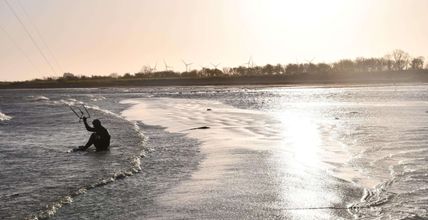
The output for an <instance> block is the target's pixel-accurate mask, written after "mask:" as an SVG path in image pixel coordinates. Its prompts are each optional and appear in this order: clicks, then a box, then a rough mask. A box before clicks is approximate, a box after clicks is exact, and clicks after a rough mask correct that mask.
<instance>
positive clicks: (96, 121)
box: [92, 119, 101, 128]
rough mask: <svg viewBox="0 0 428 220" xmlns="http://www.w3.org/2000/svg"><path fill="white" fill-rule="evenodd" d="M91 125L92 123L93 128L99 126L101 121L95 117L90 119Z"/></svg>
mask: <svg viewBox="0 0 428 220" xmlns="http://www.w3.org/2000/svg"><path fill="white" fill-rule="evenodd" d="M92 125H94V127H95V128H99V127H101V121H100V120H98V119H95V120H93V121H92Z"/></svg>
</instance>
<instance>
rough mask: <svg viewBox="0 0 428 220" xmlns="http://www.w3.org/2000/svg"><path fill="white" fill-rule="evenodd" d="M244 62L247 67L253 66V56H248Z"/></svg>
mask: <svg viewBox="0 0 428 220" xmlns="http://www.w3.org/2000/svg"><path fill="white" fill-rule="evenodd" d="M244 64H246V65H247V68H250V67H254V62H253V57H252V56H250V58H249V59H248V62H246V63H244Z"/></svg>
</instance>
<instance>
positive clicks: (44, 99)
mask: <svg viewBox="0 0 428 220" xmlns="http://www.w3.org/2000/svg"><path fill="white" fill-rule="evenodd" d="M27 99H28V100H30V101H49V98H48V97H46V96H42V95H37V96H33V95H30V96H28V97H27Z"/></svg>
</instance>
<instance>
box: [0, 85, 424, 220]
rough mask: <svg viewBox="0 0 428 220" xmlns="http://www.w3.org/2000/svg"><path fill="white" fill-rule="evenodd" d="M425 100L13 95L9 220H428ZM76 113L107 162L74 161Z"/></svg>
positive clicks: (186, 92)
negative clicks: (106, 147) (85, 113)
mask: <svg viewBox="0 0 428 220" xmlns="http://www.w3.org/2000/svg"><path fill="white" fill-rule="evenodd" d="M427 100H428V86H426V85H412V86H406V85H402V86H371V87H351V88H314V87H295V88H284V87H271V88H264V87H233V88H231V87H185V88H138V89H129V88H128V89H125V88H114V89H58V90H3V91H0V101H1V102H0V103H1V104H0V112H1V114H0V116H1V117H2V118H3V119H2V120H0V138H1V139H0V157H1V160H0V168H1V170H2V172H1V173H0V177H1V180H2V181H1V183H0V199H1V200H0V201H1V205H0V217H1V218H2V219H16V218H25V217H31V216H42V217H43V216H49V215H51V216H53V218H54V219H70V218H83V219H85V218H87V219H93V218H102V219H128V218H131V219H132V218H133V219H136V218H137V219H140V218H141V219H142V218H144V219H146V218H150V219H157V218H159V219H165V218H167V219H182V218H186V219H187V218H193V219H200V218H210V219H219V218H222V219H224V218H226V219H236V218H259V219H260V218H291V219H312V218H318V219H332V218H334V219H340V218H345V219H347V218H369V219H370V218H379V217H380V218H392V219H403V218H406V217H407V218H409V217H415V218H417V217H421V218H422V217H428V214H427V208H428V197H427V196H426V195H427V194H426V192H427V188H426V183H427V182H428V174H427V173H428V172H427V171H428V170H427V168H426V167H427V166H426V165H427V164H426V163H427V162H426V161H427V158H428V148H427V147H428V146H427V143H428V142H426V140H427V136H428V126H427V125H428V123H427V122H428V113H427V111H428V101H427ZM80 103H84V104H86V105H87V106H89V110H90V112H91V114H92V115H93V118H101V121H102V122H103V124H105V126H106V127H107V128H108V129H109V131H110V133H111V134H112V136H113V139H112V150H111V151H110V152H108V153H105V154H99V153H94V152H88V153H77V154H67V153H65V152H66V150H68V149H70V148H72V147H75V146H78V145H81V144H83V143H84V142H85V141H86V138H87V137H88V136H89V135H88V133H87V132H86V131H84V130H83V125H82V124H79V123H78V119H77V118H76V116H75V115H73V114H72V113H71V111H70V110H69V108H68V105H79V104H80ZM208 109H209V110H208ZM157 126H162V127H157ZM201 126H208V127H209V128H208V129H192V128H198V127H201ZM142 155H143V157H141V156H142ZM140 169H141V172H138V171H139V170H140ZM125 174H126V175H125ZM127 175H132V176H129V177H126V178H122V177H124V176H127ZM118 177H119V178H118ZM100 183H101V184H100ZM79 190H80V191H79ZM52 205H54V206H52ZM46 206H48V207H46ZM60 206H62V207H61V208H60Z"/></svg>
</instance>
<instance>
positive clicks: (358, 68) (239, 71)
mask: <svg viewBox="0 0 428 220" xmlns="http://www.w3.org/2000/svg"><path fill="white" fill-rule="evenodd" d="M423 69H424V57H422V56H418V57H411V56H410V55H409V54H408V53H407V52H405V51H403V50H399V49H397V50H394V51H392V52H391V53H389V54H387V55H385V56H383V57H380V58H363V57H359V58H356V59H342V60H339V61H337V62H333V63H312V62H307V63H290V64H287V65H282V64H276V65H272V64H266V65H264V66H256V65H252V64H251V63H248V65H246V66H243V65H241V66H238V67H225V68H222V69H220V68H217V67H216V68H205V67H204V68H201V69H197V70H196V69H194V70H189V71H184V72H176V71H173V70H163V71H156V70H154V69H153V68H150V67H149V66H145V67H144V68H143V69H142V71H140V72H137V73H133V74H131V73H125V74H123V75H119V74H117V73H112V74H110V75H109V76H96V75H93V76H90V77H89V76H85V75H82V76H78V75H75V74H73V73H64V74H63V76H61V77H46V78H44V79H43V80H47V81H53V80H55V81H69V80H102V79H162V78H215V77H241V76H242V77H245V76H272V75H284V76H286V75H296V74H328V73H338V74H341V73H343V74H358V73H368V72H396V71H406V70H413V71H420V70H423ZM425 69H428V65H427V66H425ZM36 80H40V79H36Z"/></svg>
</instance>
